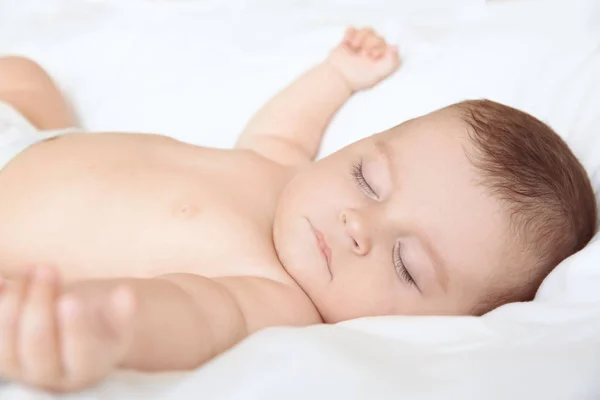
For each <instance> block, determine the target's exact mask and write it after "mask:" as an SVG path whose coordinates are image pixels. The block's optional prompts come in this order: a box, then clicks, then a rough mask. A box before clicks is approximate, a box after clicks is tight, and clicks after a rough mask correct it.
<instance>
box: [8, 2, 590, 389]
mask: <svg viewBox="0 0 600 400" xmlns="http://www.w3.org/2000/svg"><path fill="white" fill-rule="evenodd" d="M349 23H354V24H357V25H367V24H371V25H373V26H374V27H375V28H377V29H378V30H380V31H381V32H382V33H384V34H385V35H386V36H387V37H388V38H389V39H390V40H391V41H392V42H397V43H398V44H399V45H400V47H401V55H402V57H403V60H404V62H403V66H402V69H401V71H400V72H399V73H398V74H396V75H395V76H393V77H392V78H390V79H389V80H387V81H386V82H385V84H383V85H381V86H379V87H377V88H375V89H374V90H372V91H369V92H365V93H362V94H360V95H358V96H356V97H355V98H354V99H352V100H351V101H350V103H349V104H348V105H347V106H346V107H345V108H344V109H343V110H342V111H341V112H340V113H339V115H338V116H337V118H336V119H335V120H334V122H333V124H332V126H331V129H330V131H329V133H328V135H327V137H326V139H325V142H324V145H323V149H322V154H328V153H330V152H332V151H334V150H335V149H337V148H339V147H341V146H343V145H345V144H347V143H350V142H352V141H354V140H356V139H358V138H360V137H363V136H365V135H368V134H371V133H373V132H376V131H379V130H383V129H385V128H387V127H390V126H392V125H395V124H397V123H400V122H401V121H403V120H405V119H407V118H410V117H414V116H417V115H420V114H422V113H425V112H428V111H431V110H433V109H435V108H437V107H441V106H444V105H447V104H449V103H452V102H455V101H459V100H462V99H465V98H473V97H487V98H491V99H493V100H497V101H501V102H504V103H507V104H510V105H513V106H515V107H518V108H521V109H523V110H525V111H528V112H530V113H532V114H534V115H536V116H537V117H539V118H541V119H543V120H545V121H547V122H549V123H550V124H551V125H552V126H553V127H554V128H555V129H556V130H558V132H560V133H561V134H562V135H563V137H564V138H565V139H566V140H567V141H568V142H569V144H570V145H571V146H572V147H573V149H574V150H575V152H576V153H577V155H578V156H579V157H580V158H581V160H582V162H583V163H584V164H585V166H586V167H587V168H588V171H589V172H590V175H591V177H592V180H593V183H594V186H595V188H596V190H598V189H599V188H600V134H599V130H600V4H598V2H597V1H595V0H586V1H584V0H580V1H572V0H564V1H561V2H554V1H546V0H537V1H536V0H529V1H525V0H522V1H519V0H512V1H511V0H496V1H488V2H487V4H486V2H485V1H483V0H461V1H458V0H453V1H447V0H427V1H418V2H417V1H412V0H404V1H401V0H387V1H385V0H375V1H373V0H352V1H350V0H304V1H285V2H284V1H277V0H238V1H233V0H229V1H218V0H203V1H196V2H193V1H170V2H167V1H164V2H161V1H149V2H135V3H125V2H123V1H120V2H116V1H114V2H105V1H104V2H103V1H96V2H81V1H75V0H73V1H66V0H65V1H48V0H44V1H39V2H32V1H20V2H18V3H17V2H16V1H12V0H0V53H11V52H12V53H19V54H24V55H28V56H30V57H33V58H35V59H36V60H38V61H39V62H40V63H41V64H42V65H43V66H44V67H46V68H47V69H48V70H49V71H50V73H51V74H52V75H53V76H55V77H56V80H57V81H58V82H59V83H60V84H61V85H62V87H63V88H64V89H65V90H66V91H67V93H68V95H69V96H70V98H71V100H72V101H73V103H74V104H75V106H76V109H77V112H78V113H79V115H80V117H81V119H82V121H83V123H84V125H85V127H86V128H88V129H90V130H101V129H106V130H133V131H140V130H141V131H150V132H159V133H167V134H170V135H172V136H174V137H177V138H180V139H182V140H186V141H189V142H192V143H199V144H205V145H213V146H219V147H228V146H230V145H231V144H232V143H233V142H234V140H235V138H236V135H237V133H238V132H239V131H240V129H241V128H242V127H243V125H244V123H245V122H246V120H247V119H248V118H249V117H250V116H251V114H252V113H253V112H254V111H255V110H256V109H257V108H258V107H259V106H260V105H261V104H262V103H263V102H264V101H265V100H266V99H267V98H268V97H269V96H270V95H272V94H273V93H275V92H276V91H277V90H278V89H280V88H281V87H282V86H284V85H285V84H287V83H288V82H290V80H291V79H293V77H295V76H296V75H297V74H299V73H300V72H302V71H303V70H304V69H305V68H307V67H308V66H310V65H311V64H312V63H314V62H316V61H317V60H319V59H321V58H322V57H323V56H324V55H325V54H326V52H327V50H328V49H329V48H330V47H331V46H332V45H333V44H334V43H335V42H336V41H337V40H338V39H339V38H340V35H341V34H342V32H343V29H344V26H345V25H346V24H349ZM599 261H600V241H599V240H598V239H597V238H596V239H595V241H594V242H593V243H592V244H590V245H589V246H587V248H586V249H584V250H583V251H581V252H580V253H579V254H577V255H575V256H573V257H571V258H569V259H568V260H566V261H565V262H564V263H562V264H561V265H560V266H559V267H558V268H557V269H556V270H555V271H554V272H553V273H552V274H551V275H550V276H549V277H548V278H547V279H546V280H545V281H544V284H543V285H542V287H541V289H540V291H539V293H538V295H537V298H536V300H535V301H534V302H532V303H528V304H511V305H506V306H504V307H501V308H499V309H497V310H495V311H493V312H491V313H489V314H488V315H486V316H484V317H482V318H467V317H464V318H458V317H457V318H447V317H445V318H442V317H429V318H425V317H423V318H416V317H389V318H388V317H386V318H371V319H363V320H356V321H349V322H346V323H342V324H339V325H337V326H315V327H308V328H302V329H270V330H266V331H264V332H261V333H259V334H257V335H255V336H253V337H251V338H249V339H248V340H246V341H245V342H243V343H242V344H240V345H239V346H237V347H236V348H234V349H233V350H232V351H229V352H227V353H226V354H224V355H223V356H221V357H219V358H217V359H216V360H214V361H213V362H211V363H209V364H208V365H206V366H204V367H202V368H200V369H198V370H197V371H196V372H194V373H187V374H173V375H144V374H129V373H127V374H118V375H117V376H115V377H114V378H113V379H111V380H109V381H107V382H106V383H105V384H103V385H101V386H100V387H98V388H96V389H93V390H91V391H89V392H86V393H83V394H79V395H70V396H65V398H69V399H78V400H80V399H81V400H82V399H96V398H97V399H108V398H127V399H129V398H135V397H138V398H144V399H180V398H181V399H185V398H192V396H194V398H195V397H198V398H218V399H238V398H240V399H241V398H243V399H248V398H260V399H282V398H285V399H292V398H294V399H295V398H335V399H337V398H346V399H360V398H390V399H392V398H393V399H402V398H407V399H442V398H445V399H459V398H460V399H501V398H511V399H594V398H599V397H600V380H599V379H598V376H600V290H598V289H599V288H600V286H599V285H600V268H599ZM0 397H1V398H2V399H9V400H12V399H15V400H16V399H25V398H28V399H29V398H32V399H45V398H52V396H50V395H41V394H37V393H35V392H31V391H28V390H26V389H23V388H20V387H18V386H16V385H10V386H5V387H4V388H1V389H0Z"/></svg>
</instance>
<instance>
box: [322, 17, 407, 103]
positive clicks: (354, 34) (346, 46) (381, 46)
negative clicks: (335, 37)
mask: <svg viewBox="0 0 600 400" xmlns="http://www.w3.org/2000/svg"><path fill="white" fill-rule="evenodd" d="M327 62H328V63H329V64H330V65H331V66H333V67H334V68H336V69H337V70H338V71H339V72H340V73H341V74H342V76H343V78H344V79H345V80H346V82H347V83H348V85H349V86H350V88H351V89H352V90H353V91H357V90H361V89H366V88H370V87H373V86H375V85H376V84H377V83H379V82H380V81H382V80H383V79H385V78H386V77H388V76H389V75H391V74H392V73H393V72H394V71H396V69H398V66H399V65H400V60H399V57H398V49H397V48H396V46H390V45H388V44H387V43H386V42H385V40H384V39H383V38H381V37H380V36H378V35H377V33H375V32H374V31H373V30H372V29H371V28H363V29H354V28H353V27H350V28H348V29H347V30H346V34H345V36H344V40H343V41H342V43H340V44H339V45H338V46H337V47H336V48H335V49H333V51H332V52H331V54H330V55H329V57H328V58H327Z"/></svg>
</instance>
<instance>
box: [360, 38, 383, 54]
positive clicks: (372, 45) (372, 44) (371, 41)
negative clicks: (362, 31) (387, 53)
mask: <svg viewBox="0 0 600 400" xmlns="http://www.w3.org/2000/svg"><path fill="white" fill-rule="evenodd" d="M384 45H385V41H384V40H383V39H382V38H380V37H379V36H376V35H371V36H368V37H366V38H365V40H364V44H363V49H364V50H366V51H367V52H370V51H371V50H375V49H376V48H379V47H383V46H384Z"/></svg>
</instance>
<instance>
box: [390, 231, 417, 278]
mask: <svg viewBox="0 0 600 400" xmlns="http://www.w3.org/2000/svg"><path fill="white" fill-rule="evenodd" d="M400 247H401V244H400V241H397V242H396V244H395V245H394V250H393V251H392V258H393V259H394V268H396V273H397V274H398V276H399V277H400V278H401V279H402V280H403V281H404V282H406V283H408V284H409V285H414V286H415V287H416V288H417V289H419V287H418V286H417V284H416V282H415V280H414V279H413V277H412V275H411V274H410V272H408V270H407V269H406V265H404V261H402V256H401V255H400ZM419 290H420V289H419Z"/></svg>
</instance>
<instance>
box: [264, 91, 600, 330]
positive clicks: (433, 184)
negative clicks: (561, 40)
mask: <svg viewBox="0 0 600 400" xmlns="http://www.w3.org/2000/svg"><path fill="white" fill-rule="evenodd" d="M595 230H596V202H595V197H594V193H593V191H592V188H591V185H590V182H589V180H588V177H587V174H586V172H585V170H584V169H583V167H582V166H581V164H580V163H579V162H578V160H577V159H576V158H575V156H574V155H573V154H572V152H571V151H570V150H569V148H568V147H567V145H566V144H565V143H564V141H562V139H560V137H559V136H558V135H557V134H556V133H554V132H553V131H552V130H551V129H550V128H549V127H548V126H546V125H545V124H543V123H542V122H540V121H538V120H537V119H535V118H533V117H532V116H530V115H528V114H526V113H523V112H521V111H518V110H516V109H513V108H510V107H507V106H504V105H501V104H498V103H495V102H491V101H487V100H476V101H466V102H462V103H459V104H455V105H452V106H450V107H447V108H444V109H441V110H438V111H435V112H433V113H431V114H428V115H425V116H423V117H420V118H416V119H413V120H410V121H406V122H404V123H403V124H401V125H398V126H396V127H394V128H392V129H390V130H388V131H385V132H382V133H379V134H376V135H373V136H370V137H368V138H365V139H363V140H360V141H358V142H356V143H353V144H351V145H349V146H347V147H345V148H344V149H342V150H340V151H338V152H336V153H334V154H332V155H330V156H329V157H326V158H324V159H322V160H320V161H318V162H316V163H314V164H312V165H311V166H310V167H308V168H306V170H304V171H302V172H301V173H299V174H298V175H297V176H296V177H295V178H294V179H293V180H292V181H291V182H290V183H289V184H288V186H287V187H286V189H285V190H284V192H283V194H282V196H281V200H280V202H279V206H278V209H277V214H276V218H275V225H274V241H275V246H276V249H277V253H278V255H279V258H280V260H281V262H282V264H283V265H284V267H285V268H286V270H287V272H288V273H289V274H290V275H291V276H292V277H293V278H294V279H295V280H296V282H297V283H298V284H299V285H300V286H301V287H302V288H303V290H304V291H305V292H306V294H307V295H308V296H309V297H310V298H311V300H312V301H313V303H314V304H315V306H316V307H317V309H318V310H319V312H320V313H321V315H322V316H323V319H324V320H325V321H326V322H336V321H340V320H346V319H351V318H356V317H363V316H375V315H390V314H414V315H418V314H420V315H427V314H438V315H440V314H472V315H479V314H483V313H485V312H487V311H490V310H491V309H493V308H495V307H497V306H499V305H501V304H504V303H507V302H513V301H528V300H531V299H532V298H533V296H534V294H535V292H536V290H537V288H538V286H539V285H540V283H541V282H542V280H543V279H544V278H545V277H546V276H547V275H548V274H549V273H550V271H551V270H552V269H553V268H554V267H555V266H556V265H557V264H558V263H559V262H560V261H561V260H563V259H564V258H566V257H567V256H569V255H571V254H573V253H574V252H576V251H578V250H580V249H581V248H582V247H583V246H585V244H586V243H587V242H588V241H589V240H590V239H591V237H592V236H593V234H594V232H595ZM315 232H316V234H315ZM317 238H322V239H324V241H321V244H323V243H324V244H325V246H326V247H325V248H324V249H325V251H324V253H325V254H326V255H327V256H326V257H324V256H323V252H321V251H320V248H319V245H318V243H319V242H320V241H319V240H318V239H317Z"/></svg>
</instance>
